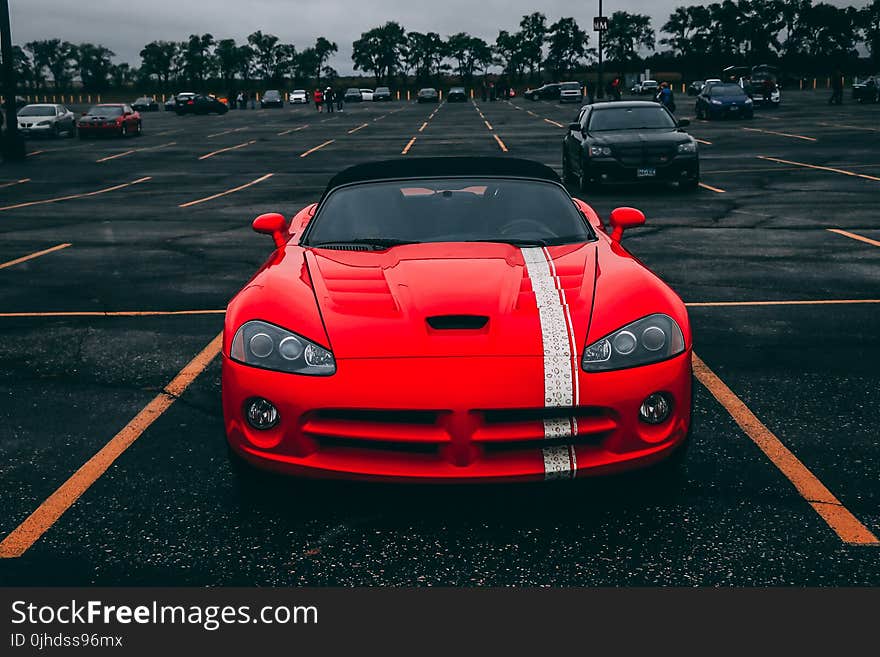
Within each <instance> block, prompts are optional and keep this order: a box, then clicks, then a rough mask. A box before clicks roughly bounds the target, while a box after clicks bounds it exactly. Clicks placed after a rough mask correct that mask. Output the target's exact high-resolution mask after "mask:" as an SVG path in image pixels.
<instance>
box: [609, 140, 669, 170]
mask: <svg viewBox="0 0 880 657" xmlns="http://www.w3.org/2000/svg"><path fill="white" fill-rule="evenodd" d="M613 150H614V155H615V156H616V157H617V159H618V160H620V161H621V162H622V163H623V164H625V165H627V166H644V165H658V164H666V163H667V162H669V160H671V159H672V158H673V156H674V155H675V151H674V149H673V147H670V146H668V145H665V144H640V145H638V146H618V147H615V148H614V149H613Z"/></svg>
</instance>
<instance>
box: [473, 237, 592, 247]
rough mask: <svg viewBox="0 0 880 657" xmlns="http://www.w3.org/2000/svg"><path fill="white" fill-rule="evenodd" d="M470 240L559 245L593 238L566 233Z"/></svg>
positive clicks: (587, 240)
mask: <svg viewBox="0 0 880 657" xmlns="http://www.w3.org/2000/svg"><path fill="white" fill-rule="evenodd" d="M467 241H468V242H490V243H491V242H496V243H498V244H512V245H513V246H558V245H560V244H576V243H579V242H590V241H592V238H590V236H589V235H566V236H563V237H551V238H548V239H544V240H539V239H534V238H532V239H527V238H516V237H511V238H499V239H495V240H467Z"/></svg>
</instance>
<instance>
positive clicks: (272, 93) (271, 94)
mask: <svg viewBox="0 0 880 657" xmlns="http://www.w3.org/2000/svg"><path fill="white" fill-rule="evenodd" d="M279 97H280V94H279V93H278V92H277V91H267V92H266V95H265V96H263V98H279Z"/></svg>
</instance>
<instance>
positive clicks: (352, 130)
mask: <svg viewBox="0 0 880 657" xmlns="http://www.w3.org/2000/svg"><path fill="white" fill-rule="evenodd" d="M368 125H370V124H369V123H362V124H361V125H359V126H358V127H357V128H352V129H351V130H349V131H348V134H350V135H351V134H354V133H355V132H357V131H358V130H362V129H363V128H366V127H367V126H368Z"/></svg>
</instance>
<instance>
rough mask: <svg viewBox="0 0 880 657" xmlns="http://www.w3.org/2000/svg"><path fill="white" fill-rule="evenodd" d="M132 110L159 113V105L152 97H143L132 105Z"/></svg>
mask: <svg viewBox="0 0 880 657" xmlns="http://www.w3.org/2000/svg"><path fill="white" fill-rule="evenodd" d="M131 108H132V109H133V110H137V111H138V112H158V111H159V103H157V102H156V99H155V98H153V97H152V96H141V97H140V98H138V99H137V100H135V101H134V102H133V103H132V104H131Z"/></svg>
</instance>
